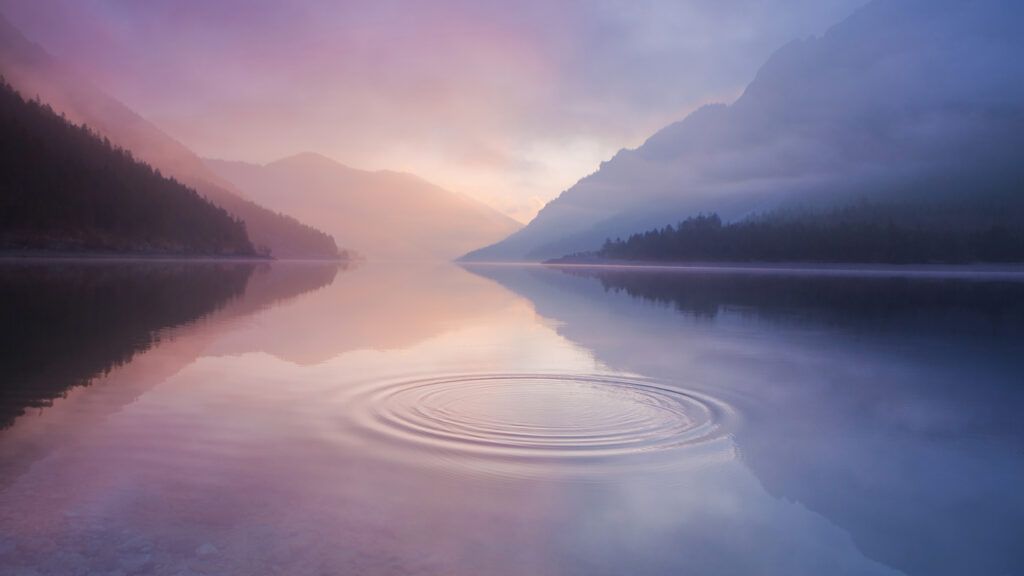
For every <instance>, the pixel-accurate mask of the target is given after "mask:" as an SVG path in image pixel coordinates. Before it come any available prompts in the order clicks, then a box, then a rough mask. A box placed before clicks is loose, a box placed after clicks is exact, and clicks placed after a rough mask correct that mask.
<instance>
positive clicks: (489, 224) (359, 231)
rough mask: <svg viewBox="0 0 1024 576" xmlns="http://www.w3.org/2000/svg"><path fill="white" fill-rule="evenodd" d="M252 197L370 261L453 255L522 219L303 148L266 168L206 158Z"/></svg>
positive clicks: (416, 181)
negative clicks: (322, 231) (320, 232)
mask: <svg viewBox="0 0 1024 576" xmlns="http://www.w3.org/2000/svg"><path fill="white" fill-rule="evenodd" d="M206 162H207V165H208V166H209V167H210V168H211V169H212V170H213V171H214V172H215V173H217V174H218V175H219V176H220V177H222V178H224V179H225V180H227V181H229V182H231V183H232V184H233V185H234V186H236V187H237V188H238V189H239V190H241V191H242V193H243V194H245V195H246V197H247V198H249V199H250V200H253V201H254V202H258V203H260V204H262V205H264V206H267V207H270V208H271V209H274V210H279V211H281V212H283V213H286V214H289V215H291V216H293V217H295V218H298V219H300V220H302V221H304V222H309V223H311V224H312V225H314V226H317V227H319V228H321V229H323V230H327V231H328V232H330V233H331V234H334V236H335V238H337V239H338V240H339V242H340V243H341V244H342V245H344V246H347V247H350V248H352V249H354V250H356V251H357V252H359V253H360V254H364V255H366V256H367V257H369V258H384V259H430V260H451V259H453V258H456V257H458V256H461V255H462V254H464V253H465V252H466V251H467V250H470V249H472V248H474V247H476V246H480V245H482V244H487V243H489V242H495V241H497V240H500V239H502V238H504V237H506V236H508V235H509V234H511V233H512V232H514V231H515V230H517V229H519V227H520V226H521V224H519V223H518V222H516V221H515V220H513V219H512V218H510V217H508V216H506V215H504V214H502V213H500V212H498V211H497V210H494V209H493V208H491V207H489V206H487V205H486V204H483V203H482V202H479V201H477V200H474V199H472V198H470V197H468V196H464V195H462V194H459V193H456V192H451V191H449V190H445V189H444V188H441V187H440V186H437V185H436V184H432V183H430V182H428V181H426V180H424V179H422V178H420V177H418V176H415V175H412V174H407V173H402V172H392V171H377V172H371V171H367V170H358V169H355V168H350V167H348V166H345V165H343V164H340V163H338V162H336V161H334V160H332V159H330V158H328V157H326V156H323V155H320V154H315V153H302V154H297V155H294V156H290V157H288V158H283V159H281V160H278V161H276V162H271V163H269V164H266V165H262V166H261V165H257V164H248V163H245V162H232V161H223V160H212V159H210V160H207V161H206Z"/></svg>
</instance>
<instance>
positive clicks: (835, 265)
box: [460, 260, 1024, 281]
mask: <svg viewBox="0 0 1024 576" xmlns="http://www.w3.org/2000/svg"><path fill="white" fill-rule="evenodd" d="M460 264H462V265H468V266H478V265H482V266H541V267H545V268H559V269H581V270H582V269H594V270H610V271H614V270H623V271H638V272H677V273H694V272H697V273H712V274H763V275H791V276H851V277H855V276H868V277H915V278H981V279H1011V280H1018V281H1024V263H1013V264H993V263H976V264H882V263H839V262H764V263H742V262H651V261H620V260H600V261H588V262H552V261H546V262H460Z"/></svg>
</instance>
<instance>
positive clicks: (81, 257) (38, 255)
mask: <svg viewBox="0 0 1024 576" xmlns="http://www.w3.org/2000/svg"><path fill="white" fill-rule="evenodd" d="M18 262H25V263H28V262H33V263H46V262H51V263H59V262H96V263H101V262H140V263H141V262H153V263H160V262H166V263H189V262H192V263H214V262H221V263H224V262H237V263H252V264H260V263H272V262H335V263H350V262H352V260H351V259H348V258H273V257H270V256H217V255H212V254H201V255H196V256H187V255H182V254H137V253H129V252H46V251H0V263H18Z"/></svg>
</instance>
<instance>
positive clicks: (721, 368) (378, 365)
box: [0, 265, 1024, 574]
mask: <svg viewBox="0 0 1024 576" xmlns="http://www.w3.org/2000/svg"><path fill="white" fill-rule="evenodd" d="M473 272H475V274H474V273H467V272H466V271H463V270H460V269H458V268H455V267H447V266H436V267H412V268H404V269H398V268H390V267H384V266H376V265H368V266H364V267H361V268H357V269H355V270H347V271H340V272H338V273H337V274H336V276H335V277H334V279H333V281H331V282H330V284H329V285H326V286H324V285H323V282H322V281H310V282H306V283H305V284H304V283H303V282H302V281H301V277H302V276H303V275H304V274H305V275H309V274H311V272H310V271H309V270H308V269H307V270H306V271H305V272H303V271H302V270H287V269H279V268H275V269H274V270H272V271H271V273H269V274H265V275H263V276H258V277H257V276H254V278H253V279H252V280H250V281H249V284H248V285H247V287H246V291H245V293H244V294H243V295H242V296H241V297H240V298H238V299H236V300H234V301H232V302H230V303H228V304H227V305H225V306H223V307H222V308H220V309H219V310H217V311H215V312H213V313H211V314H210V315H208V316H207V317H205V318H203V319H201V320H197V321H195V322H193V323H191V324H188V325H184V326H179V327H177V328H174V329H171V330H168V331H167V333H166V337H165V338H164V339H163V340H162V341H161V342H160V343H158V344H156V345H154V346H152V347H150V348H148V349H146V350H144V351H142V352H139V353H137V354H136V355H135V356H134V357H133V358H132V360H131V361H130V362H128V363H127V364H124V365H122V366H117V367H114V368H112V369H111V370H110V372H109V373H108V374H106V375H101V376H98V377H97V378H96V379H95V380H94V381H93V383H92V384H91V385H89V386H86V387H77V388H73V389H71V390H70V391H69V392H68V393H67V395H66V397H65V398H64V399H59V400H57V401H55V402H54V405H53V406H52V407H49V408H44V409H42V410H33V411H30V412H29V413H28V414H26V416H24V417H21V418H19V419H18V420H17V421H16V422H15V424H14V425H13V426H11V427H10V428H8V429H6V430H3V431H0V462H2V467H0V534H4V536H3V537H2V541H0V559H2V560H3V562H2V563H0V564H2V565H5V566H13V567H16V568H27V567H33V568H35V569H37V571H38V572H39V573H41V574H58V573H67V572H68V567H71V566H85V567H87V568H88V569H89V570H92V571H95V572H99V573H103V571H104V570H106V571H115V570H122V571H124V572H133V573H154V574H177V573H181V572H183V571H184V570H193V571H195V572H200V573H208V574H219V573H224V574H226V573H246V572H253V573H255V572H262V573H275V572H276V573H282V574H315V573H320V572H323V571H328V572H350V573H351V572H361V573H367V572H368V573H378V574H379V573H383V574H405V573H488V574H538V573H543V574H602V573H607V574H621V573H632V574H662V573H680V572H681V571H688V572H692V573H708V574H725V573H737V574H748V573H760V574H821V573H830V574H833V573H834V574H844V573H847V574H892V573H899V572H905V573H909V574H944V573H948V574H956V573H963V572H965V571H969V572H972V573H978V574H985V573H991V574H998V573H1006V572H1009V573H1013V572H1014V571H1018V570H1019V569H1020V567H1021V559H1020V555H1019V552H1017V550H1016V543H1017V542H1019V541H1020V540H1021V536H1022V534H1021V526H1022V525H1024V523H1022V522H1021V519H1022V518H1024V509H1022V508H1024V506H1022V498H1020V496H1019V495H1018V494H1017V491H1016V489H1015V486H1016V484H1017V483H1018V482H1015V480H1019V478H1021V477H1024V462H1022V460H1024V459H1022V458H1021V456H1020V454H1019V446H1020V436H1021V428H1020V426H1019V424H1017V423H1016V421H1015V420H1014V419H1013V417H1012V416H1013V414H1015V413H1016V412H1018V411H1019V408H1020V407H1021V405H1022V404H1024V402H1022V399H1021V394H1022V392H1021V391H1019V390H1016V386H1015V384H1016V379H1015V376H1016V375H1018V374H1020V373H1021V371H1020V368H1021V365H1020V362H1021V361H1020V360H1018V359H1017V358H1020V357H1021V356H1020V354H1019V353H1020V351H1021V350H1020V347H1021V344H1020V340H1019V339H1014V338H1011V337H1009V336H1012V331H1010V332H1007V331H1006V330H1004V329H999V328H996V329H993V328H992V326H991V325H990V324H989V321H990V320H991V318H992V316H991V315H988V316H985V315H984V314H982V315H980V316H979V315H976V314H973V313H972V310H971V309H970V308H969V307H968V308H965V309H962V310H959V311H958V312H957V314H958V316H957V317H958V318H960V321H959V326H960V328H961V329H960V330H950V331H948V332H942V331H936V330H935V329H934V326H932V325H929V329H928V331H925V332H922V331H921V330H920V329H919V328H920V326H922V325H921V324H919V323H917V322H916V321H910V320H906V321H902V320H901V321H899V322H895V323H890V324H889V325H885V326H881V327H879V326H878V325H877V324H876V325H873V326H872V327H869V328H865V327H864V326H863V325H862V324H858V323H856V322H854V323H853V324H852V325H851V324H844V323H843V322H837V319H838V318H841V317H842V310H837V309H836V307H835V305H834V304H830V305H829V308H828V310H823V309H821V308H820V307H817V308H816V307H815V306H809V307H808V306H804V307H802V308H800V311H799V315H798V317H794V316H793V314H792V313H791V311H792V309H791V308H786V309H783V310H781V311H779V310H777V309H773V307H772V305H771V303H770V302H753V303H751V302H740V304H742V305H738V304H737V303H736V301H735V298H736V296H735V294H732V295H722V298H725V297H726V296H728V298H732V299H733V301H732V303H731V304H730V303H725V304H728V305H726V306H723V307H721V308H719V309H718V312H717V314H711V315H708V314H689V313H686V311H685V310H684V311H682V312H680V311H679V310H675V311H673V310H672V309H670V308H668V307H666V306H665V305H664V304H663V303H658V302H657V301H656V299H655V300H644V299H643V298H642V297H639V296H641V294H640V293H638V292H637V290H642V288H637V287H636V286H633V294H632V296H631V295H629V294H627V293H624V292H616V291H615V290H614V289H613V288H614V279H612V280H609V279H607V278H606V279H605V284H604V285H602V282H601V281H600V279H597V278H592V277H587V276H586V275H582V276H581V275H568V274H564V273H562V272H559V271H557V270H543V269H538V268H529V269H513V268H501V269H475V268H474V269H473ZM257 278H261V280H260V281H257ZM286 280H287V281H286ZM492 280H496V281H497V282H493V281H492ZM284 284H290V285H294V286H306V287H305V288H303V289H300V290H292V291H288V290H283V291H281V290H279V291H278V292H280V293H278V294H276V295H272V294H270V293H272V292H273V290H270V291H269V292H268V290H267V287H268V286H282V285H284ZM606 288H607V290H606ZM714 292H715V291H714V290H712V293H714ZM1013 294H1014V292H1012V291H1011V293H1010V295H1011V296H1012V295H1013ZM691 295H692V294H691ZM684 296H685V294H684ZM702 297H703V295H702ZM253 299H260V301H261V302H263V303H262V304H260V303H259V302H254V301H253ZM1011 304H1012V303H1011ZM1008 306H1009V305H1008ZM1017 306H1018V308H1019V304H1018V305H1017ZM1014 310H1016V312H1015V311H1014ZM905 312H906V311H905V310H903V311H900V310H895V311H893V312H892V313H891V314H889V317H891V318H896V319H900V318H903V319H906V318H908V317H907V315H906V314H905ZM857 313H858V314H860V315H863V310H858V312H857ZM1003 313H1004V315H1010V316H1007V317H1013V316H1012V314H1015V313H1019V309H1014V308H1013V306H1010V307H1009V308H1008V309H1004V310H1003ZM822 319H827V321H824V320H822ZM965 327H966V328H965ZM99 333H100V332H98V334H99ZM54 361H55V362H56V361H59V360H57V357H55V359H54ZM524 373H526V374H546V375H552V374H554V375H558V374H562V375H608V376H611V377H615V378H623V379H625V381H629V380H631V379H653V381H656V382H658V383H665V384H667V385H670V386H675V387H678V389H679V390H681V391H691V392H693V393H696V394H703V395H706V396H707V397H710V398H714V399H716V400H719V401H721V402H722V403H723V404H725V405H727V406H729V407H731V408H732V409H734V410H735V412H736V416H737V422H736V423H735V426H734V427H733V428H730V436H729V437H728V438H726V439H724V440H723V442H724V443H722V444H714V450H713V451H711V452H710V454H711V455H712V456H714V457H713V458H712V457H709V451H708V450H704V451H702V452H679V453H677V452H673V451H671V450H665V451H656V452H652V453H649V454H646V455H644V456H643V458H645V460H644V461H643V462H644V463H645V464H646V463H649V462H654V463H657V464H658V466H656V467H649V468H637V467H620V466H617V464H621V463H622V462H623V461H624V460H623V459H624V458H634V457H635V455H629V454H625V455H619V454H616V455H615V456H614V457H612V458H609V459H608V460H607V461H605V462H600V461H595V462H591V461H585V464H584V466H583V473H581V472H580V468H579V467H573V468H570V467H568V466H567V464H568V463H573V464H576V463H580V462H583V461H581V460H578V459H577V457H576V456H575V455H573V454H569V455H568V456H566V457H564V458H563V457H561V456H560V457H559V458H556V459H551V460H543V459H542V460H537V459H532V456H533V454H532V453H528V456H530V458H527V459H526V460H517V459H515V458H512V457H511V454H510V453H509V452H508V451H507V450H504V448H505V447H504V446H499V447H498V448H500V449H498V450H493V451H490V450H483V451H473V452H468V451H464V450H462V447H461V446H455V447H454V448H452V449H449V448H450V447H449V446H446V445H444V444H438V443H431V442H416V441H408V438H409V437H408V436H404V437H403V436H402V435H397V434H391V435H384V436H374V435H372V434H368V433H367V431H369V432H376V431H379V430H378V429H380V426H382V424H381V422H380V421H379V418H378V417H379V416H380V414H378V413H376V412H375V410H377V409H378V408H379V406H378V405H377V404H374V403H366V402H364V401H363V399H364V396H363V394H364V392H367V393H369V394H370V397H371V398H372V397H373V396H372V394H373V393H377V392H380V391H381V390H383V389H385V388H386V386H385V383H390V384H388V385H394V386H399V390H400V391H407V390H409V388H408V385H407V383H409V382H418V381H422V380H424V379H426V380H428V381H432V379H438V378H441V379H442V380H443V379H446V378H449V379H450V377H451V376H452V375H467V374H468V375H477V376H479V375H484V377H485V378H484V380H485V381H487V380H486V378H487V377H488V376H487V375H491V376H490V377H493V375H508V374H524ZM489 382H491V384H493V379H492V380H490V381H489ZM502 382H503V383H502V386H503V387H500V388H498V389H497V391H498V392H499V393H497V394H495V395H493V396H491V397H490V399H491V400H492V401H493V402H489V400H488V395H487V394H482V393H479V390H476V391H474V389H473V388H472V387H469V388H466V391H467V393H470V392H471V394H468V395H467V396H465V397H460V396H459V391H460V390H461V388H457V387H456V388H446V389H443V390H440V392H443V393H440V394H438V395H436V396H432V397H431V402H432V403H431V404H427V406H428V407H429V408H430V410H433V412H425V413H420V414H417V415H416V416H417V418H418V419H416V420H411V421H412V422H414V423H424V422H427V423H429V424H435V423H436V421H434V420H430V421H429V422H428V421H427V420H426V419H431V418H442V417H443V418H448V419H449V420H446V422H448V423H449V424H450V425H452V426H463V425H466V424H467V423H468V422H471V423H474V424H477V425H479V424H480V423H485V424H486V423H495V422H497V423H498V424H496V425H501V426H506V428H505V429H503V430H498V431H497V432H501V433H502V434H504V436H501V437H502V438H505V439H506V441H507V439H508V438H516V439H517V440H516V441H517V442H518V441H525V442H527V443H528V444H527V445H528V446H529V447H531V448H532V447H536V446H545V447H546V446H547V445H546V444H544V442H550V441H551V438H553V437H555V436H554V434H556V433H557V434H571V433H572V432H573V430H574V429H573V428H572V426H573V425H575V424H587V425H588V426H590V425H594V424H595V423H601V422H610V423H619V424H621V423H622V422H624V421H625V419H627V417H634V416H637V417H642V418H643V420H641V422H643V423H645V425H646V423H648V422H649V420H650V419H651V418H656V415H657V414H658V412H657V411H656V410H655V411H652V406H653V407H654V408H659V407H660V405H658V404H653V405H652V404H642V405H633V406H632V407H631V408H630V410H634V412H635V414H634V412H629V413H626V412H625V410H626V408H624V407H625V406H627V405H629V402H628V401H625V400H629V401H640V402H648V399H646V398H645V397H643V396H642V395H640V396H637V394H636V393H635V391H633V392H629V391H626V392H623V394H627V393H628V394H630V396H629V397H628V399H627V398H625V397H624V403H623V404H622V405H621V406H622V407H623V408H622V411H621V412H616V410H618V409H619V408H620V405H619V404H618V403H617V401H616V400H615V398H614V395H612V396H609V395H608V393H606V392H608V391H607V390H604V389H597V393H595V394H593V395H592V394H590V392H589V391H588V392H587V393H583V394H581V393H580V391H579V389H578V388H577V389H575V391H574V388H573V387H572V386H565V387H564V388H561V387H556V388H554V389H550V390H546V393H545V395H544V404H543V405H537V404H536V403H535V402H531V401H530V399H529V398H523V397H522V396H521V395H517V392H516V391H515V390H513V389H512V388H508V387H504V386H505V383H504V381H502ZM554 382H555V385H556V386H558V381H557V379H555V380H554ZM529 385H530V386H536V385H537V384H536V382H533V383H530V384H529ZM403 386H405V388H402V387H403ZM563 389H564V392H563ZM453 390H454V392H453ZM426 391H427V392H430V393H433V392H435V390H434V389H433V388H427V389H426ZM613 392H614V393H616V394H617V393H618V392H617V391H613ZM400 399H401V400H403V402H399V403H396V404H391V405H388V408H389V409H390V410H409V411H412V410H416V409H417V408H418V407H417V403H415V402H413V403H408V404H407V403H406V402H405V400H407V399H408V398H407V397H406V396H401V397H400ZM509 399H511V400H513V401H509ZM499 400H502V402H500V404H498V403H497V402H498V401H499ZM658 400H659V399H658V398H656V399H655V400H653V401H654V402H656V401H658ZM574 401H575V402H578V404H576V405H570V404H569V403H572V402H574ZM559 402H564V403H566V406H564V407H561V408H560V407H558V406H552V404H557V403H559ZM420 407H422V406H420ZM687 409H688V408H687ZM520 412H521V418H518V419H517V414H519V413H520ZM652 414H654V416H652ZM409 415H411V412H409V413H407V414H404V416H409ZM553 415H559V418H555V417H553ZM398 416H403V414H398ZM685 416H686V413H685V412H684V413H682V417H685ZM405 421H406V420H402V422H405ZM384 424H385V425H390V423H389V422H384ZM517 424H518V425H521V426H526V427H528V428H527V429H525V431H524V429H520V428H516V427H515V426H516V425H517ZM453 430H456V431H458V430H463V429H462V428H453ZM545 430H547V431H548V433H549V436H526V437H525V440H523V438H524V437H523V436H511V434H519V433H526V434H531V435H534V434H544V433H545ZM577 431H578V430H577ZM492 432H495V430H488V429H484V430H482V431H481V429H479V428H472V429H466V430H465V433H466V434H487V433H492ZM413 433H414V434H415V433H419V432H417V431H416V430H414V431H413ZM476 439H478V440H483V441H488V440H493V437H483V438H476ZM412 440H421V439H419V438H412ZM559 441H561V440H560V439H559ZM485 445H486V444H485ZM559 446H561V445H559ZM659 448H660V445H659ZM546 457H547V456H546V455H545V458H546ZM538 462H540V463H539V464H538ZM630 462H633V461H632V460H631V461H630ZM499 463H500V464H501V465H500V466H499V465H498V464H499ZM524 471H526V472H528V473H523V472H524ZM517 472H518V473H517ZM206 544H209V545H211V546H212V547H213V548H215V550H216V551H215V552H211V551H210V548H209V547H204V546H205V545H206ZM967 567H970V569H968V568H967ZM0 573H4V572H3V569H0ZM186 573H187V572H186Z"/></svg>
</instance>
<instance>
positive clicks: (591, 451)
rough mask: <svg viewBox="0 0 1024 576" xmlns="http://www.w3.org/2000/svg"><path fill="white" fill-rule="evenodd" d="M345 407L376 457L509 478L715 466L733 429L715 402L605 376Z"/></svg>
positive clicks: (379, 395)
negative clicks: (713, 462)
mask: <svg viewBox="0 0 1024 576" xmlns="http://www.w3.org/2000/svg"><path fill="white" fill-rule="evenodd" d="M349 400H350V401H354V402H355V404H354V405H353V404H350V405H349V406H350V408H352V409H353V410H352V412H351V413H352V414H354V417H355V423H356V427H357V428H356V431H357V432H358V433H359V434H360V436H361V437H362V438H363V439H364V440H366V441H368V442H372V443H374V448H379V449H380V453H382V454H389V453H394V454H398V455H400V457H401V458H403V459H404V460H405V461H408V460H409V459H410V458H412V459H415V460H419V461H425V462H429V463H434V464H442V465H444V466H446V467H451V466H456V467H460V468H463V469H472V470H475V471H477V472H487V473H491V474H498V475H502V476H517V477H523V476H528V477H536V476H538V475H540V476H544V477H549V478H551V477H568V478H599V477H602V476H605V475H608V474H611V473H614V472H621V471H623V470H633V469H634V468H635V467H658V468H661V467H667V466H679V465H685V464H687V463H690V464H693V463H698V464H699V463H701V462H705V461H707V459H709V458H714V459H720V458H721V457H722V456H723V454H724V453H725V452H728V451H730V450H731V442H729V440H728V436H729V434H730V433H731V430H732V429H733V426H734V423H735V412H734V410H733V409H732V408H731V406H729V405H728V404H727V403H725V402H723V401H722V400H719V399H716V398H712V397H710V396H708V395H706V394H703V393H699V392H696V391H693V390H686V389H681V388H678V387H674V386H669V385H666V384H662V383H658V382H654V381H650V380H646V379H637V378H627V377H621V376H612V375H578V374H572V375H566V374H476V375H458V376H446V377H433V378H422V379H415V380H403V381H396V382H386V383H376V384H374V385H372V386H367V387H364V388H361V389H359V390H357V391H356V393H355V394H354V395H353V397H352V398H350V399H349ZM403 449H406V450H403ZM410 449H411V450H410ZM410 453H412V454H414V455H415V456H410Z"/></svg>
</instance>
